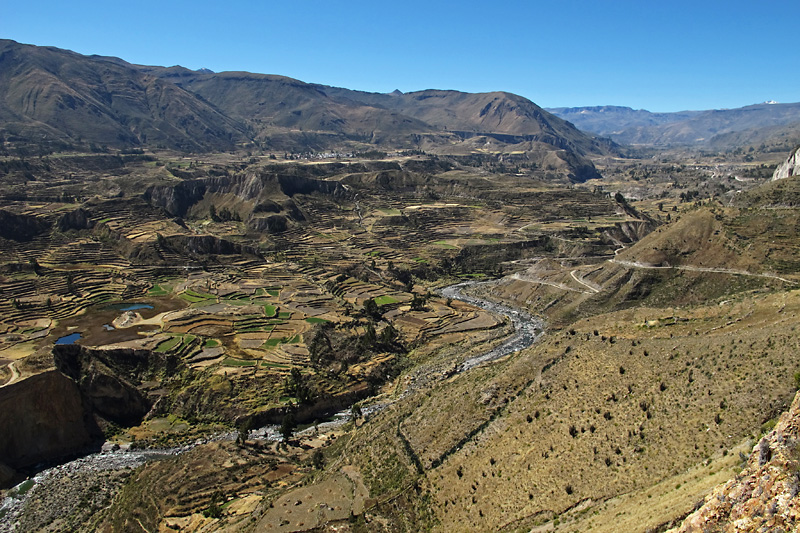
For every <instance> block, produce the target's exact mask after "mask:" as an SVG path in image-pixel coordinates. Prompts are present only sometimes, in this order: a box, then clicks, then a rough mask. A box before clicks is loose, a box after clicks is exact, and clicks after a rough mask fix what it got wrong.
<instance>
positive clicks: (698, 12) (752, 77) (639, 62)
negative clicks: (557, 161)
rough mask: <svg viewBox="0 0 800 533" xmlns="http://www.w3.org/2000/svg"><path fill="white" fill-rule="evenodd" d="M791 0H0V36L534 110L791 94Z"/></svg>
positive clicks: (797, 73)
mask: <svg viewBox="0 0 800 533" xmlns="http://www.w3.org/2000/svg"><path fill="white" fill-rule="evenodd" d="M797 8H798V3H797V0H793V1H761V2H754V1H742V0H730V1H727V2H722V1H704V0H695V1H691V2H686V1H683V0H679V1H671V2H668V1H659V2H655V1H653V2H651V1H649V0H638V1H614V0H605V1H604V0H594V1H571V0H565V1H560V2H559V1H557V0H550V1H548V2H539V1H527V2H526V1H510V2H498V3H490V2H486V1H483V2H477V1H474V0H464V1H461V2H442V1H437V0H429V1H426V2H422V1H418V0H407V1H402V2H392V3H388V2H386V3H385V2H380V0H378V1H372V2H366V1H351V2H336V1H331V0H328V1H326V2H320V1H316V0H309V1H296V2H290V1H286V0H285V1H282V2H272V1H268V0H267V1H262V2H257V1H254V2H243V1H241V0H228V1H225V2H219V1H215V2H209V1H206V0H195V1H192V2H189V1H184V0H180V1H170V0H161V1H151V0H144V1H138V2H125V3H123V2H115V1H113V0H112V1H106V2H87V1H82V0H73V1H64V0H59V1H57V2H56V1H38V0H29V1H26V0H0V37H2V38H7V39H13V40H16V41H19V42H22V43H28V44H36V45H49V46H57V47H60V48H67V49H70V50H74V51H76V52H79V53H82V54H101V55H111V56H117V57H121V58H123V59H125V60H127V61H130V62H131V63H140V64H150V65H165V66H171V65H183V66H185V67H188V68H192V69H197V68H201V67H206V68H210V69H212V70H215V71H223V70H247V71H251V72H262V73H268V74H282V75H285V76H290V77H293V78H298V79H300V80H303V81H307V82H313V83H322V84H326V85H334V86H339V87H347V88H349V89H359V90H365V91H375V92H389V91H392V90H394V89H400V90H401V91H404V92H408V91H415V90H422V89H428V88H437V89H457V90H462V91H469V92H482V91H494V90H504V91H509V92H514V93H517V94H520V95H522V96H525V97H527V98H530V99H531V100H533V101H534V102H536V103H537V104H539V105H541V106H543V107H557V106H583V105H606V104H611V105H625V106H630V107H633V108H637V109H639V108H643V109H649V110H651V111H678V110H683V109H711V108H726V107H727V108H731V107H741V106H744V105H748V104H752V103H757V102H762V101H765V100H777V101H779V102H798V101H800V55H799V54H798V50H800V45H799V44H798V43H800V40H798V37H797V31H796V29H797V25H796V23H795V22H793V21H796V20H797V15H798V10H797Z"/></svg>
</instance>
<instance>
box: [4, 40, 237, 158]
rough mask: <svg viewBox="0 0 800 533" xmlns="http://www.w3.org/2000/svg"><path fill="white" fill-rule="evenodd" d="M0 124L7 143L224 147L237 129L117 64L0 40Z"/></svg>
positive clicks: (171, 88) (182, 94) (198, 103)
mask: <svg viewBox="0 0 800 533" xmlns="http://www.w3.org/2000/svg"><path fill="white" fill-rule="evenodd" d="M0 124H2V133H3V135H4V137H5V139H6V141H9V142H15V141H25V140H27V141H29V142H42V143H45V144H52V143H54V142H60V143H62V145H73V144H74V145H85V144H90V143H91V144H97V145H111V146H117V147H136V146H140V145H147V146H153V147H157V146H161V147H164V148H172V149H178V150H186V151H198V150H212V149H213V150H226V149H230V148H232V147H234V146H235V145H236V144H237V143H239V142H241V141H242V140H244V138H245V134H244V131H243V129H242V127H241V126H240V125H239V124H237V123H236V122H235V121H233V120H232V119H230V118H228V117H227V116H225V115H223V114H222V113H220V112H219V111H218V110H216V109H215V108H213V107H212V106H210V105H209V104H207V103H205V102H203V101H202V100H199V99H198V98H197V97H196V96H195V95H193V94H190V93H188V92H186V91H184V90H182V89H180V88H179V87H177V86H175V85H174V84H172V83H167V82H164V81H163V80H161V79H159V78H157V77H155V76H152V75H147V74H143V73H142V72H140V71H138V70H136V69H133V68H130V67H128V66H126V65H123V64H120V63H118V62H110V61H106V60H103V59H93V58H89V57H86V56H82V55H80V54H76V53H73V52H69V51H66V50H60V49H56V48H46V47H36V46H29V45H22V44H18V43H16V42H14V41H9V40H2V41H0Z"/></svg>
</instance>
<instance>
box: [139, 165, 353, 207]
mask: <svg viewBox="0 0 800 533" xmlns="http://www.w3.org/2000/svg"><path fill="white" fill-rule="evenodd" d="M314 193H319V194H324V195H327V196H333V197H337V198H340V197H345V196H347V195H348V192H347V190H346V189H345V188H344V187H343V186H342V184H341V183H339V182H338V181H326V180H323V179H315V178H312V177H307V176H304V175H299V174H298V172H297V171H295V169H294V168H292V167H290V168H288V169H286V170H285V171H284V172H283V173H279V174H276V173H272V172H269V171H260V172H246V173H245V172H242V173H237V174H233V175H223V176H210V177H205V178H200V179H196V180H186V181H181V182H179V183H176V184H170V185H153V186H151V187H149V188H148V189H147V190H146V191H145V193H144V199H145V200H146V201H147V202H148V203H149V204H150V205H153V206H156V207H161V208H163V209H164V210H165V211H166V212H167V213H169V214H170V215H172V216H177V217H183V216H186V214H187V213H188V212H189V210H190V209H191V208H192V206H194V205H195V204H197V203H199V202H200V201H201V200H203V198H205V197H206V195H209V194H216V195H230V196H232V197H234V198H235V199H236V200H238V201H240V202H252V203H254V204H255V205H257V206H265V207H266V209H267V210H269V209H270V208H274V205H277V204H275V202H276V200H277V201H281V202H284V203H285V202H286V200H287V199H288V198H291V197H293V196H295V195H297V194H314ZM290 205H291V206H294V207H295V209H296V206H295V205H294V204H290ZM293 218H296V217H294V215H293Z"/></svg>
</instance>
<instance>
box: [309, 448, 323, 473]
mask: <svg viewBox="0 0 800 533" xmlns="http://www.w3.org/2000/svg"><path fill="white" fill-rule="evenodd" d="M311 465H312V466H313V467H314V468H316V469H317V470H322V469H323V468H324V467H325V454H324V453H322V450H320V449H319V448H317V449H316V450H314V453H313V454H312V455H311Z"/></svg>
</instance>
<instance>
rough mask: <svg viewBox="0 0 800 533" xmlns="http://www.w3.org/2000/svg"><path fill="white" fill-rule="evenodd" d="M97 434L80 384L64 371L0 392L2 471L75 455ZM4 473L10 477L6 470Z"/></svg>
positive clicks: (41, 375) (0, 483)
mask: <svg viewBox="0 0 800 533" xmlns="http://www.w3.org/2000/svg"><path fill="white" fill-rule="evenodd" d="M97 434H98V430H97V426H95V425H94V424H93V423H92V420H91V417H88V416H87V411H86V409H85V405H84V401H83V398H82V397H81V392H80V390H79V388H78V386H77V385H76V383H75V382H74V381H73V380H71V379H69V378H68V377H66V376H65V375H64V374H62V373H61V372H58V371H50V372H44V373H42V374H37V375H35V376H31V377H29V378H27V379H24V380H22V381H18V382H17V383H14V384H12V385H9V386H7V387H3V388H0V459H2V463H0V467H2V465H3V463H4V464H5V465H6V466H7V467H11V468H12V469H18V468H25V467H29V466H32V465H35V464H36V463H39V462H42V461H46V460H49V459H53V458H55V457H59V456H62V455H67V454H69V453H74V452H75V451H77V450H79V449H81V448H82V447H84V446H86V445H87V444H89V443H90V442H91V440H92V438H93V436H96V435H97ZM0 471H6V476H5V477H9V472H8V469H7V468H0ZM12 475H13V474H12ZM8 481H10V478H9V479H0V485H2V484H4V483H7V482H8Z"/></svg>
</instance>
